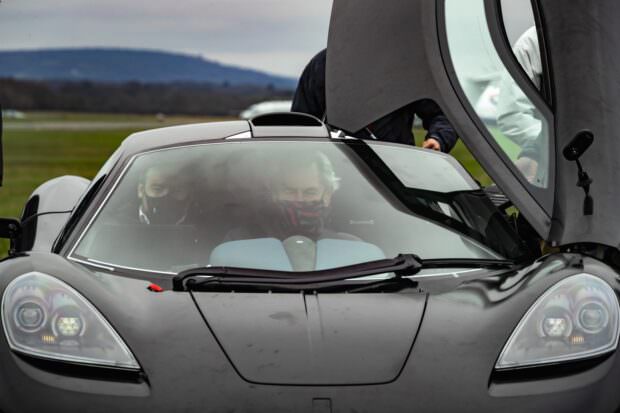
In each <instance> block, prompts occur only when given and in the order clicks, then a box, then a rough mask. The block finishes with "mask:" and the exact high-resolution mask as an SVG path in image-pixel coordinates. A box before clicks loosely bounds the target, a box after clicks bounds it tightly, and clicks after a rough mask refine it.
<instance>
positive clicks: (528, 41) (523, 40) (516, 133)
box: [497, 27, 542, 148]
mask: <svg viewBox="0 0 620 413" xmlns="http://www.w3.org/2000/svg"><path fill="white" fill-rule="evenodd" d="M513 52H514V54H515V57H516V58H517V61H518V62H519V63H520V64H521V67H522V68H523V70H524V71H525V73H526V74H527V76H528V77H529V78H530V79H531V80H532V82H533V83H534V85H535V86H536V87H537V88H538V89H540V82H541V76H542V63H541V59H540V49H539V46H538V36H537V34H536V28H535V27H532V28H530V29H529V30H527V31H526V32H525V33H524V34H523V35H522V36H521V37H520V38H519V40H517V42H516V44H515V46H514V48H513ZM497 123H498V125H499V128H500V130H501V131H502V133H503V134H504V135H505V136H506V137H507V138H508V139H510V140H511V141H513V142H515V143H516V144H517V145H519V146H521V147H522V148H524V146H526V145H530V146H531V144H532V143H534V142H535V141H536V140H538V138H539V136H540V134H541V131H542V123H541V121H540V115H539V113H538V111H537V110H536V108H535V107H534V105H533V104H532V102H531V101H530V100H529V99H528V97H527V96H526V95H525V94H524V93H523V91H522V90H521V88H519V86H518V85H517V84H516V82H515V81H514V79H512V77H511V76H510V75H507V76H506V77H504V79H502V82H501V84H500V96H499V103H498V110H497Z"/></svg>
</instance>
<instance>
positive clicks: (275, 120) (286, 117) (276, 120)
mask: <svg viewBox="0 0 620 413" xmlns="http://www.w3.org/2000/svg"><path fill="white" fill-rule="evenodd" d="M250 122H252V124H253V125H254V126H323V122H321V121H320V120H318V119H317V118H315V117H314V116H312V115H308V114H306V113H297V112H281V113H267V114H264V115H259V116H256V117H255V118H252V119H251V120H250Z"/></svg>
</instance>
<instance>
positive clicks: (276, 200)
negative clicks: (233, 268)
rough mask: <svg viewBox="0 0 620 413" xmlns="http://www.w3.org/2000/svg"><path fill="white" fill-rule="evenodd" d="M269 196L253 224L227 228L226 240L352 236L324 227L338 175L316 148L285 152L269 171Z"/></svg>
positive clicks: (349, 237) (351, 237)
mask: <svg viewBox="0 0 620 413" xmlns="http://www.w3.org/2000/svg"><path fill="white" fill-rule="evenodd" d="M270 172H271V173H270V180H269V185H268V192H269V198H270V199H269V200H268V201H267V203H266V205H265V207H264V208H263V209H262V210H261V211H259V217H258V219H257V220H255V221H256V222H254V223H253V224H250V225H247V226H244V227H243V228H237V229H234V230H232V231H231V232H229V234H228V235H227V236H226V240H228V241H230V240H239V239H251V238H261V237H274V238H278V239H280V240H285V239H287V238H289V237H291V236H295V235H300V236H304V237H308V238H310V239H313V240H318V239H321V238H334V239H351V240H357V238H356V237H354V236H352V235H349V234H344V233H338V232H336V231H333V230H330V229H328V228H327V218H328V216H329V213H330V210H331V200H332V196H333V195H334V193H335V192H336V191H337V190H338V187H339V183H340V179H339V178H338V177H337V176H336V173H335V172H334V168H333V166H332V163H331V162H330V160H329V159H328V158H327V156H325V154H323V153H322V152H320V151H309V152H295V153H294V154H290V153H288V154H287V156H282V157H279V159H277V160H276V161H275V163H274V164H273V167H272V169H271V171H270Z"/></svg>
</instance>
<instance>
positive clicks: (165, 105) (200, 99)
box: [0, 79, 293, 116]
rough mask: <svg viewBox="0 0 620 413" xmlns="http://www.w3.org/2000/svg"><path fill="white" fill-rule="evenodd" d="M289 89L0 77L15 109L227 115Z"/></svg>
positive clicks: (6, 100) (2, 98) (1, 95)
mask: <svg viewBox="0 0 620 413" xmlns="http://www.w3.org/2000/svg"><path fill="white" fill-rule="evenodd" d="M292 94H293V92H292V91H283V90H278V89H275V88H273V87H269V86H268V87H259V86H229V85H227V84H218V85H216V84H205V83H199V84H197V83H167V84H145V83H139V82H129V83H93V82H67V81H57V82H42V81H41V82H40V81H29V80H16V79H0V104H2V107H3V108H11V109H18V110H58V111H80V112H106V113H160V112H161V113H165V114H187V115H212V116H228V115H237V114H239V112H240V111H242V110H243V109H245V108H247V107H248V106H250V105H251V104H253V103H256V102H260V101H263V100H274V99H290V98H291V97H292Z"/></svg>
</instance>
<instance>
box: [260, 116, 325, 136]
mask: <svg viewBox="0 0 620 413" xmlns="http://www.w3.org/2000/svg"><path fill="white" fill-rule="evenodd" d="M250 127H251V128H252V137H254V138H269V137H280V136H281V137H314V138H329V136H330V135H329V130H328V129H327V127H326V126H325V124H324V123H323V122H321V121H320V120H318V119H317V118H315V117H314V116H312V115H307V114H305V113H296V112H282V113H269V114H265V115H260V116H257V117H255V118H253V119H251V120H250Z"/></svg>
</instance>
